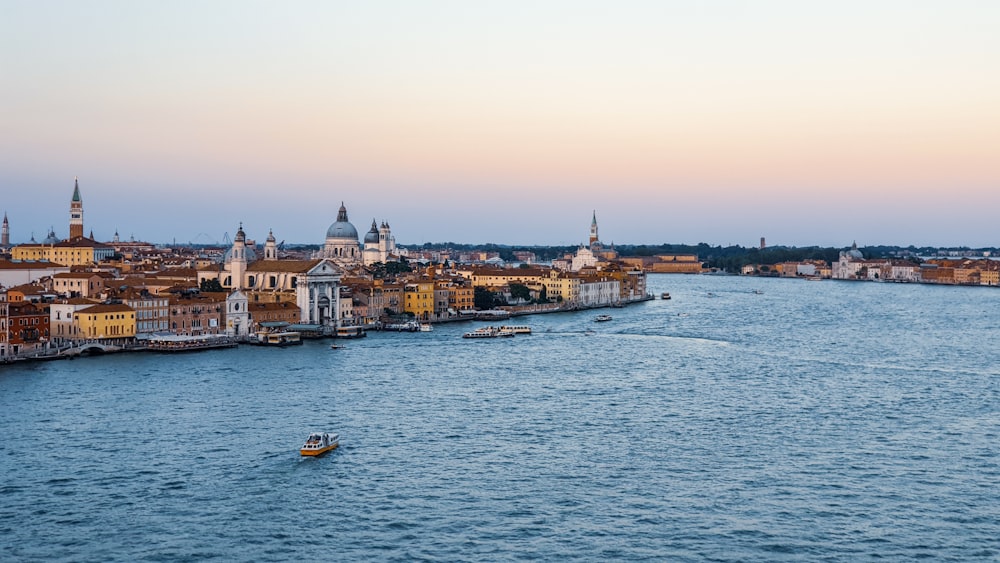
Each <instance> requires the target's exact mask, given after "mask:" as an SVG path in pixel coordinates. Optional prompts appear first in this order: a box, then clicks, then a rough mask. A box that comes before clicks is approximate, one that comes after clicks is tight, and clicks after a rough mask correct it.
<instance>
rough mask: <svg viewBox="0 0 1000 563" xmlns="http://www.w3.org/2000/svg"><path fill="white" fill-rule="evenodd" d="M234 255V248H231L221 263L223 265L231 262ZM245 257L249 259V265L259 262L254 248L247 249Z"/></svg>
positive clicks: (244, 253) (223, 256)
mask: <svg viewBox="0 0 1000 563" xmlns="http://www.w3.org/2000/svg"><path fill="white" fill-rule="evenodd" d="M232 255H233V248H232V247H229V249H228V250H226V252H225V254H223V255H222V260H221V262H222V263H223V264H225V263H227V262H229V260H230V258H231V257H232ZM243 255H244V256H246V257H247V262H248V263H249V262H253V261H255V260H257V252H256V251H255V250H254V249H253V247H252V246H248V247H246V249H245V250H244V252H243Z"/></svg>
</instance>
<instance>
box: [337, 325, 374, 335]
mask: <svg viewBox="0 0 1000 563" xmlns="http://www.w3.org/2000/svg"><path fill="white" fill-rule="evenodd" d="M334 336H336V337H337V338H364V337H366V336H368V334H367V333H366V332H365V327H363V326H338V327H337V332H336V334H334Z"/></svg>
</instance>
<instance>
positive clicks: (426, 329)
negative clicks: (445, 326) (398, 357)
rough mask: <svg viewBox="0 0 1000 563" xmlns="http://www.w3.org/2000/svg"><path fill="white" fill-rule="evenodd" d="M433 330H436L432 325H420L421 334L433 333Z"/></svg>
mask: <svg viewBox="0 0 1000 563" xmlns="http://www.w3.org/2000/svg"><path fill="white" fill-rule="evenodd" d="M433 330H434V327H433V326H431V324H430V323H421V324H420V332H431V331H433Z"/></svg>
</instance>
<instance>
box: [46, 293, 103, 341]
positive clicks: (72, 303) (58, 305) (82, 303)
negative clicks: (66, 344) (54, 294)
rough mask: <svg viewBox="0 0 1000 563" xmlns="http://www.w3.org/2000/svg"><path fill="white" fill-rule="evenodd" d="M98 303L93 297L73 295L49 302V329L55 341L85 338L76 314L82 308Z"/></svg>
mask: <svg viewBox="0 0 1000 563" xmlns="http://www.w3.org/2000/svg"><path fill="white" fill-rule="evenodd" d="M96 304H97V303H96V302H95V301H93V300H91V299H84V298H82V297H73V298H69V299H58V300H56V301H53V302H51V303H49V330H50V331H51V332H52V339H53V341H54V342H63V341H66V340H79V339H82V338H85V337H84V335H83V334H82V333H81V332H80V325H79V324H78V323H77V322H76V314H77V312H78V311H80V310H81V309H86V308H88V307H92V306H94V305H96Z"/></svg>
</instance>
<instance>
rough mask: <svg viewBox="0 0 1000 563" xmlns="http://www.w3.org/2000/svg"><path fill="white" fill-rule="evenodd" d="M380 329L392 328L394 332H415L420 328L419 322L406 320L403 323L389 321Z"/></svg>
mask: <svg viewBox="0 0 1000 563" xmlns="http://www.w3.org/2000/svg"><path fill="white" fill-rule="evenodd" d="M382 330H392V331H396V332H417V331H418V330H420V323H418V322H417V321H406V322H405V323H389V324H387V325H385V326H383V327H382Z"/></svg>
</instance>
